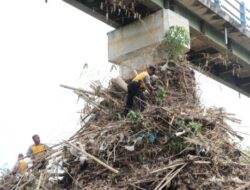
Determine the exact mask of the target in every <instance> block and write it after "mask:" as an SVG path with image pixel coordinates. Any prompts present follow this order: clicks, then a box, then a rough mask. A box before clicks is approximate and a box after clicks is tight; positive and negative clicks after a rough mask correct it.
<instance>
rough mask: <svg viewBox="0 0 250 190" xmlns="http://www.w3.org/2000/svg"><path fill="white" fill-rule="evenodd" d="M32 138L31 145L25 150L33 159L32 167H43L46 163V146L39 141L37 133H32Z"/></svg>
mask: <svg viewBox="0 0 250 190" xmlns="http://www.w3.org/2000/svg"><path fill="white" fill-rule="evenodd" d="M32 139H33V141H34V144H33V145H31V146H30V147H29V149H28V151H27V156H29V157H31V159H32V160H33V168H35V169H38V170H40V169H44V168H45V167H46V165H47V161H46V158H45V157H46V154H47V149H48V146H47V145H45V144H42V143H41V142H40V137H39V136H38V135H33V136H32Z"/></svg>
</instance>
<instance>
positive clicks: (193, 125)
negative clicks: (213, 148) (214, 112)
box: [188, 121, 202, 134]
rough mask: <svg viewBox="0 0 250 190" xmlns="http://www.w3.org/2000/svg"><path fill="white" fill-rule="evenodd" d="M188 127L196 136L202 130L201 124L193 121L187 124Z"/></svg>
mask: <svg viewBox="0 0 250 190" xmlns="http://www.w3.org/2000/svg"><path fill="white" fill-rule="evenodd" d="M188 127H189V128H191V130H193V131H194V132H195V133H196V134H197V133H200V132H201V130H202V124H201V123H197V122H193V121H191V122H189V123H188Z"/></svg>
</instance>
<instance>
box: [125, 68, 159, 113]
mask: <svg viewBox="0 0 250 190" xmlns="http://www.w3.org/2000/svg"><path fill="white" fill-rule="evenodd" d="M155 70H156V69H155V67H153V66H150V67H148V68H147V70H146V71H143V72H141V73H140V74H138V75H137V76H136V77H135V78H133V80H132V81H131V82H130V83H129V84H128V95H127V102H126V106H125V109H124V111H123V115H124V116H126V115H127V114H128V112H129V110H130V109H131V108H132V107H133V99H134V97H135V96H136V97H138V98H139V99H140V105H139V106H140V111H143V110H144V109H145V106H146V104H145V96H144V94H143V92H144V90H145V89H148V90H149V91H155V90H157V88H155V87H153V86H152V85H151V76H152V75H154V74H155Z"/></svg>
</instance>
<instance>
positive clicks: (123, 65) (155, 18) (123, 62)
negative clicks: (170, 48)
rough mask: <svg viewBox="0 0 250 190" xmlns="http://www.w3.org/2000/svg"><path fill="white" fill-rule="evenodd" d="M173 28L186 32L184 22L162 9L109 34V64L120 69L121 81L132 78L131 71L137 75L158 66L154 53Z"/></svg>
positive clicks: (179, 17)
mask: <svg viewBox="0 0 250 190" xmlns="http://www.w3.org/2000/svg"><path fill="white" fill-rule="evenodd" d="M176 25H177V26H182V27H184V28H185V29H186V30H187V31H189V23H188V20H187V19H185V18H183V17H182V16H180V15H178V14H176V13H175V12H173V11H171V10H169V9H162V10H160V11H158V12H156V13H154V14H152V15H150V16H148V17H146V18H144V19H143V20H140V21H137V22H134V23H132V24H129V25H126V26H124V27H121V28H118V29H116V30H114V31H111V32H109V33H108V59H109V61H110V62H112V63H115V64H117V65H119V66H120V74H121V77H123V78H124V79H128V78H131V77H132V76H131V70H133V69H136V70H139V71H140V70H143V69H145V68H146V67H147V66H149V65H155V64H158V63H161V62H162V60H161V59H160V58H159V57H157V55H156V54H155V53H156V52H155V49H156V47H157V46H158V45H159V44H160V42H161V41H162V40H163V38H164V36H165V33H166V32H167V30H168V28H169V27H170V26H176ZM188 49H189V46H188V47H187V50H188Z"/></svg>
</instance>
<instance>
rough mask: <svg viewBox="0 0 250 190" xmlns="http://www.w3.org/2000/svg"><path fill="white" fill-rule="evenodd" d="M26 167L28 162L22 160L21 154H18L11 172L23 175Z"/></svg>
mask: <svg viewBox="0 0 250 190" xmlns="http://www.w3.org/2000/svg"><path fill="white" fill-rule="evenodd" d="M27 169H28V164H27V163H26V162H25V160H24V156H23V154H18V159H17V162H16V164H15V166H14V168H13V170H12V174H13V175H16V174H20V175H23V174H24V173H25V172H26V171H27Z"/></svg>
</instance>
